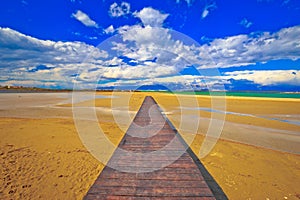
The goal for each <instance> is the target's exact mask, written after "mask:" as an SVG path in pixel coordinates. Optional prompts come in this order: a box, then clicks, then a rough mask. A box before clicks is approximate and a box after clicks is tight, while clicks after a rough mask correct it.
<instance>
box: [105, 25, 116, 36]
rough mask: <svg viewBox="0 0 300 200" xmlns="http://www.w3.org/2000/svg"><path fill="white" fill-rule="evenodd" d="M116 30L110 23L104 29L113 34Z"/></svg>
mask: <svg viewBox="0 0 300 200" xmlns="http://www.w3.org/2000/svg"><path fill="white" fill-rule="evenodd" d="M115 31H116V30H115V28H114V26H113V25H110V26H109V27H107V28H106V29H104V33H106V34H111V33H114V32H115Z"/></svg>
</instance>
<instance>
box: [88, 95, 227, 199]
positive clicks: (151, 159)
mask: <svg viewBox="0 0 300 200" xmlns="http://www.w3.org/2000/svg"><path fill="white" fill-rule="evenodd" d="M149 112H151V113H150V114H149ZM150 116H151V117H152V119H151V118H150ZM172 127H173V126H172V125H170V122H169V121H168V120H167V119H166V118H165V117H164V116H163V115H162V114H161V112H160V108H159V106H158V105H157V104H156V102H155V101H154V99H153V98H152V97H146V98H145V100H144V102H143V104H142V106H141V108H140V110H139V111H138V113H137V114H136V116H135V118H134V120H133V123H132V124H131V125H130V127H129V129H128V130H127V132H126V134H125V136H124V138H123V139H122V140H121V142H120V144H119V148H120V149H117V150H116V151H115V152H114V154H113V156H112V157H111V159H110V161H109V162H108V166H106V167H105V168H104V169H103V171H102V172H101V174H100V175H99V177H98V178H97V180H96V181H95V183H94V184H93V186H92V187H91V188H90V190H89V191H88V193H87V195H86V196H85V199H137V200H138V199H172V200H173V199H183V200H184V199H202V200H205V199H207V200H213V199H216V198H215V196H214V194H213V192H212V191H211V189H210V188H209V186H208V184H207V182H206V180H205V179H204V177H203V176H202V174H201V171H200V170H199V167H198V166H197V165H196V163H195V162H194V158H193V156H192V157H191V153H190V152H189V153H187V152H185V149H186V146H185V144H184V143H183V142H182V138H181V137H180V135H178V133H177V132H176V130H174V128H172ZM121 149H123V150H121ZM174 158H176V159H174ZM109 166H118V168H119V169H121V170H123V171H131V172H134V173H129V172H122V171H118V170H116V169H112V168H111V167H109ZM135 170H136V171H144V170H146V171H149V172H147V173H145V172H144V173H137V172H135ZM219 199H220V198H219ZM223 199H226V196H225V198H223Z"/></svg>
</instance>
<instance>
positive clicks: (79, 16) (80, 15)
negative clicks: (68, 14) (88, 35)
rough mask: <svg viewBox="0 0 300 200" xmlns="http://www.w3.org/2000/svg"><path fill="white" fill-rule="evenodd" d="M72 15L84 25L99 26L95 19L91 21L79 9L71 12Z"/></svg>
mask: <svg viewBox="0 0 300 200" xmlns="http://www.w3.org/2000/svg"><path fill="white" fill-rule="evenodd" d="M72 17H74V18H75V19H77V20H78V21H80V22H81V23H82V24H84V25H85V26H88V27H95V28H99V26H98V24H97V23H96V22H95V21H93V20H92V19H91V18H90V17H89V16H88V15H87V14H85V13H84V12H82V11H80V10H77V12H76V13H73V14H72Z"/></svg>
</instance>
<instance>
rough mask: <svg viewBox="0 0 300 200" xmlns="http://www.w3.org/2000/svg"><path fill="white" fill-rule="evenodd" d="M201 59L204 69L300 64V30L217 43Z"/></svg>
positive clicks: (203, 50) (207, 46) (202, 52)
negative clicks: (279, 62)
mask: <svg viewBox="0 0 300 200" xmlns="http://www.w3.org/2000/svg"><path fill="white" fill-rule="evenodd" d="M199 55H200V58H201V59H202V62H200V65H202V67H203V68H205V67H211V68H214V67H231V66H243V65H249V64H255V63H257V62H267V61H270V60H279V59H292V60H296V59H299V58H300V26H294V27H290V28H283V29H281V30H280V31H278V32H275V33H269V32H264V33H261V34H259V35H237V36H231V37H227V38H222V39H215V40H213V41H212V42H211V43H209V44H205V45H203V46H201V47H200V54H199ZM206 61H207V62H206ZM210 63H213V64H210Z"/></svg>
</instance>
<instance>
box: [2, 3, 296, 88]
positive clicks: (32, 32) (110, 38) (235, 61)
mask: <svg viewBox="0 0 300 200" xmlns="http://www.w3.org/2000/svg"><path fill="white" fill-rule="evenodd" d="M0 68H1V71H0V85H23V86H36V87H46V88H73V87H74V86H75V87H77V88H96V87H97V88H126V89H135V88H139V87H141V86H142V85H150V88H151V87H152V88H160V86H164V87H166V88H169V89H170V90H190V89H197V90H198V89H213V90H223V89H225V90H282V91H300V89H299V88H300V87H299V86H300V1H299V0H244V1H235V0H163V1H162V0H151V1H142V0H141V1H110V0H51V1H50V0H45V1H40V0H10V1H6V2H4V1H2V2H0ZM153 85H155V87H154V86H153ZM157 85H160V86H159V87H158V86H157Z"/></svg>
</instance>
